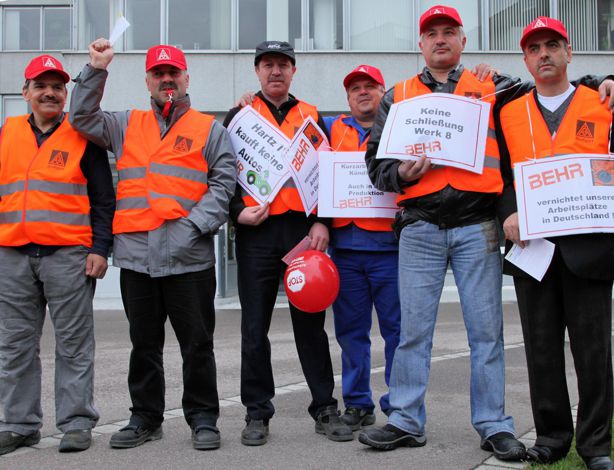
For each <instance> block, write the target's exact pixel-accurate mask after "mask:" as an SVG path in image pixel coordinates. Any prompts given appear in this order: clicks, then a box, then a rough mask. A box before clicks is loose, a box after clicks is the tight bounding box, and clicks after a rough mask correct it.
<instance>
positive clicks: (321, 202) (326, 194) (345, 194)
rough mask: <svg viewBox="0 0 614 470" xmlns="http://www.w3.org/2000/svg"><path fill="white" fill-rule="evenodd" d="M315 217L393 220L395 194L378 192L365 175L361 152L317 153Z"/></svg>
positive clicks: (395, 208)
mask: <svg viewBox="0 0 614 470" xmlns="http://www.w3.org/2000/svg"><path fill="white" fill-rule="evenodd" d="M318 156H319V166H320V190H319V196H318V215H321V216H324V217H351V218H354V217H356V218H363V217H388V218H391V217H394V215H395V213H396V212H397V210H398V207H397V203H396V199H397V194H395V193H388V192H384V191H380V190H379V189H377V188H376V187H374V186H373V184H372V183H371V180H370V179H369V175H368V173H367V165H366V164H365V153H364V152H319V153H318Z"/></svg>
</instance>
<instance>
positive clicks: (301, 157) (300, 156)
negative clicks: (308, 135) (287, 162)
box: [292, 140, 309, 171]
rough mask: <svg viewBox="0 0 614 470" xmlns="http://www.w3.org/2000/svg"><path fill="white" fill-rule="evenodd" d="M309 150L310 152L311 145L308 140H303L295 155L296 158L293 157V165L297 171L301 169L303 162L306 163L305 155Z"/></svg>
mask: <svg viewBox="0 0 614 470" xmlns="http://www.w3.org/2000/svg"><path fill="white" fill-rule="evenodd" d="M307 152H309V146H308V145H307V142H306V141H304V140H301V142H300V144H299V148H298V150H297V152H296V154H295V155H294V158H293V159H292V166H293V167H294V169H295V170H296V171H300V170H301V167H302V166H303V163H305V157H306V156H307Z"/></svg>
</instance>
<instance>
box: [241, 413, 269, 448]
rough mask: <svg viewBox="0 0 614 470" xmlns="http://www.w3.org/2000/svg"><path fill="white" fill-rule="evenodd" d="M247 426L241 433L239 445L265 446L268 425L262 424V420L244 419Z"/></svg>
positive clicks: (267, 436)
mask: <svg viewBox="0 0 614 470" xmlns="http://www.w3.org/2000/svg"><path fill="white" fill-rule="evenodd" d="M245 421H247V424H246V425H245V428H244V429H243V431H241V444H243V445H245V446H261V445H264V444H266V442H267V440H268V438H269V424H268V423H267V424H264V420H262V419H250V418H246V419H245Z"/></svg>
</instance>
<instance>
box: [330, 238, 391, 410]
mask: <svg viewBox="0 0 614 470" xmlns="http://www.w3.org/2000/svg"><path fill="white" fill-rule="evenodd" d="M331 257H332V260H333V261H334V263H335V265H336V266H337V269H338V270H339V278H340V281H341V287H340V289H339V295H338V296H337V299H336V300H335V303H334V304H333V313H334V315H333V318H334V320H335V335H336V337H337V342H338V343H339V346H341V383H342V389H343V401H344V403H345V406H346V407H350V406H351V407H354V408H359V409H364V410H373V408H374V407H375V405H374V404H373V398H372V394H371V385H370V383H371V338H370V336H371V335H370V332H371V315H372V312H373V306H375V310H376V312H377V320H378V323H379V329H380V333H381V335H382V338H384V342H385V348H384V354H385V359H386V368H385V374H384V377H385V380H386V384H388V383H389V380H390V369H391V368H392V358H393V357H394V350H395V349H396V347H397V345H398V344H399V329H400V322H401V309H400V305H399V284H398V257H399V256H398V252H396V251H358V250H343V249H331ZM379 403H380V407H381V408H382V411H383V412H384V413H387V412H388V410H389V408H390V403H389V398H388V394H387V393H385V394H384V395H382V397H381V398H380V401H379Z"/></svg>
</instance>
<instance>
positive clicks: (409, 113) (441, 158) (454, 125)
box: [376, 93, 490, 174]
mask: <svg viewBox="0 0 614 470" xmlns="http://www.w3.org/2000/svg"><path fill="white" fill-rule="evenodd" d="M489 116H490V103H487V102H484V101H479V100H475V99H472V98H466V97H464V96H457V95H452V94H449V93H429V94H426V95H420V96H416V97H415V98H410V99H408V100H405V101H401V102H399V103H394V104H393V105H392V106H391V107H390V112H389V113H388V118H387V119H386V124H385V125H384V130H383V131H382V136H381V138H380V144H379V148H378V150H377V156H376V158H396V159H399V160H418V159H419V158H420V157H421V156H423V155H426V156H427V157H428V158H430V159H431V161H432V163H435V164H438V165H446V166H453V167H456V168H462V169H463V170H468V171H471V172H473V173H478V174H481V173H482V170H483V168H484V151H485V148H486V137H487V135H488V119H489Z"/></svg>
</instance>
